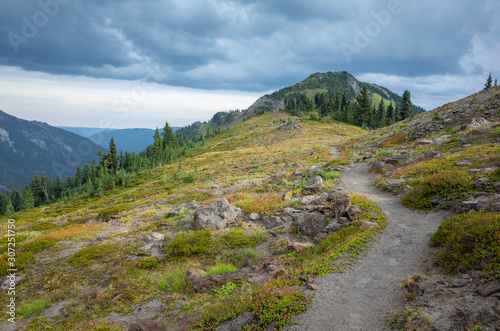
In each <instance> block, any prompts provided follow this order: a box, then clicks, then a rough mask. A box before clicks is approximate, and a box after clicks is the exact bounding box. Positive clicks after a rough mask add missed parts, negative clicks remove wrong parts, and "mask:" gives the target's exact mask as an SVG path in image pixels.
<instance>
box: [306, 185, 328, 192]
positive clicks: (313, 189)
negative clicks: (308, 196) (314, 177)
mask: <svg viewBox="0 0 500 331" xmlns="http://www.w3.org/2000/svg"><path fill="white" fill-rule="evenodd" d="M325 188H326V186H325V185H323V184H313V185H308V186H306V187H304V189H303V191H304V192H310V193H319V192H321V191H323V190H324V189H325Z"/></svg>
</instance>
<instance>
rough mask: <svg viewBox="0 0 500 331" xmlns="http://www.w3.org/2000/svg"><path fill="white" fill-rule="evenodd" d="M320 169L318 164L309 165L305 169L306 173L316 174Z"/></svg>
mask: <svg viewBox="0 0 500 331" xmlns="http://www.w3.org/2000/svg"><path fill="white" fill-rule="evenodd" d="M320 171H321V168H320V167H318V166H314V165H313V166H310V167H309V169H307V173H308V174H311V175H316V174H317V173H318V172H320Z"/></svg>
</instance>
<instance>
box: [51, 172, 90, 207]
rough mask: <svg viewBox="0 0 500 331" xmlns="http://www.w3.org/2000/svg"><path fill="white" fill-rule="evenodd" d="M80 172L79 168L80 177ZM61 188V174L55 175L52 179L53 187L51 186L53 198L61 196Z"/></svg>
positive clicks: (62, 188) (62, 186) (62, 187)
mask: <svg viewBox="0 0 500 331" xmlns="http://www.w3.org/2000/svg"><path fill="white" fill-rule="evenodd" d="M78 168H80V167H78ZM81 174H82V171H81V169H80V177H81ZM82 180H83V178H81V179H80V183H81V182H82ZM78 186H80V185H78ZM63 190H64V184H63V181H62V179H61V176H59V175H57V177H56V179H55V180H54V183H53V188H52V193H53V195H54V198H55V199H60V198H61V196H62V192H63Z"/></svg>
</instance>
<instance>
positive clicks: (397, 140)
mask: <svg viewBox="0 0 500 331" xmlns="http://www.w3.org/2000/svg"><path fill="white" fill-rule="evenodd" d="M407 135H408V133H407V132H402V133H399V134H397V135H395V136H392V137H389V138H387V139H385V140H384V141H382V142H381V143H380V147H382V148H389V147H394V146H397V145H401V143H402V142H403V141H404V140H405V138H406V136H407Z"/></svg>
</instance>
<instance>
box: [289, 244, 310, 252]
mask: <svg viewBox="0 0 500 331" xmlns="http://www.w3.org/2000/svg"><path fill="white" fill-rule="evenodd" d="M312 246H314V245H313V244H311V243H291V244H289V245H288V246H287V249H288V250H289V251H291V252H297V253H299V252H302V251H303V250H306V249H308V248H310V247H312Z"/></svg>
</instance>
